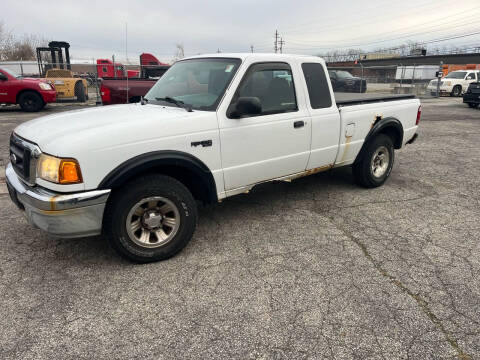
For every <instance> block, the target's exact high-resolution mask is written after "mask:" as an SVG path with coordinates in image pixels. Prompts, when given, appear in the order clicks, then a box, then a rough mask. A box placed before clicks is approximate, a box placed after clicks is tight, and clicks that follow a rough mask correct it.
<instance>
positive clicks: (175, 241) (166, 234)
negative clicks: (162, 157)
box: [104, 175, 197, 263]
mask: <svg viewBox="0 0 480 360" xmlns="http://www.w3.org/2000/svg"><path fill="white" fill-rule="evenodd" d="M166 219H168V220H166ZM172 219H173V220H175V221H172ZM196 223H197V207H196V203H195V200H194V199H193V196H192V194H191V193H190V191H189V190H188V189H187V188H186V187H185V186H184V185H183V184H182V183H180V182H179V181H177V180H175V179H174V178H172V177H169V176H164V175H148V176H145V177H142V178H140V179H138V180H134V181H131V182H129V183H128V184H126V185H125V186H124V187H122V188H120V189H117V190H116V191H115V192H114V193H113V194H112V195H111V199H109V202H108V204H107V208H106V210H105V217H104V234H105V235H106V236H107V238H108V241H109V243H110V245H111V246H112V247H113V248H114V249H115V250H116V251H117V252H118V253H119V254H120V255H121V256H123V257H125V258H127V259H129V260H131V261H134V262H138V263H147V262H153V261H159V260H166V259H168V258H170V257H172V256H174V255H175V254H177V253H178V252H179V251H180V250H182V249H183V248H184V247H185V246H186V245H187V244H188V242H189V241H190V239H191V238H192V235H193V233H194V231H195V227H196ZM147 233H148V234H147ZM157 234H159V235H158V236H157Z"/></svg>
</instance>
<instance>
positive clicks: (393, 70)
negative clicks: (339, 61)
mask: <svg viewBox="0 0 480 360" xmlns="http://www.w3.org/2000/svg"><path fill="white" fill-rule="evenodd" d="M440 69H441V67H440V66H439V65H391V66H362V65H361V64H358V65H355V66H336V67H328V72H329V75H330V79H331V81H332V86H333V89H334V91H335V92H353V93H365V92H366V93H379V94H413V95H416V96H419V97H431V96H437V86H436V85H437V73H438V72H439V70H440ZM438 95H442V93H439V94H438Z"/></svg>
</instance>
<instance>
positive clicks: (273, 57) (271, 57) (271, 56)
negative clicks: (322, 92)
mask: <svg viewBox="0 0 480 360" xmlns="http://www.w3.org/2000/svg"><path fill="white" fill-rule="evenodd" d="M198 58H238V59H241V60H242V61H243V60H245V59H247V58H257V59H260V60H265V61H282V60H292V59H302V60H305V61H314V62H321V63H323V64H325V61H324V60H323V59H322V58H321V57H318V56H312V55H298V54H275V53H249V52H246V53H214V54H202V55H195V56H189V57H188V58H185V59H198ZM185 59H182V60H185Z"/></svg>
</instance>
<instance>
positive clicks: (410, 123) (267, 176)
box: [6, 53, 421, 262]
mask: <svg viewBox="0 0 480 360" xmlns="http://www.w3.org/2000/svg"><path fill="white" fill-rule="evenodd" d="M355 96H362V95H355ZM420 114H421V106H420V102H419V100H418V99H417V98H415V97H413V96H410V95H398V96H389V97H371V96H370V97H368V96H366V95H363V98H356V99H345V100H341V99H337V100H335V97H334V93H333V91H332V85H331V83H330V80H329V77H328V72H327V68H326V66H325V62H324V60H322V59H320V58H318V57H313V56H312V57H309V56H299V55H285V54H250V53H249V54H230V55H226V54H216V55H209V56H206V55H205V56H197V57H192V58H187V59H184V60H181V61H178V62H177V63H175V64H174V65H173V66H172V67H171V68H170V69H169V70H168V71H167V72H166V73H165V75H164V76H163V77H162V78H160V79H159V80H158V81H157V83H156V84H155V85H154V86H153V87H152V89H151V90H150V91H149V92H148V93H147V94H146V96H145V98H144V100H143V101H142V102H141V103H136V104H124V105H112V106H106V107H97V108H92V109H84V110H77V111H71V112H64V113H60V114H53V115H49V116H45V117H40V118H38V119H35V120H32V121H29V122H26V123H23V124H21V125H19V126H18V127H17V128H16V129H15V130H14V132H13V133H12V135H11V139H10V159H11V162H10V163H9V164H8V165H7V168H6V180H7V185H8V189H9V193H10V196H11V199H12V201H13V202H14V203H15V204H16V205H17V206H18V208H20V209H21V210H22V211H23V212H24V213H25V215H26V217H27V218H28V219H29V221H30V223H32V224H33V225H35V226H36V227H38V228H40V229H42V230H45V231H47V232H49V233H50V234H53V235H56V236H60V237H81V236H90V235H98V234H101V233H103V234H104V235H105V236H106V238H107V239H108V240H109V242H110V243H111V245H112V246H113V248H114V249H116V250H117V251H118V252H119V253H120V254H121V255H123V256H125V257H127V258H129V259H131V260H133V261H137V262H148V261H156V260H162V259H167V258H169V257H171V256H173V255H174V254H176V253H177V252H178V251H180V250H181V249H182V248H183V247H185V245H186V244H187V243H188V242H189V240H190V239H191V238H192V235H193V233H194V230H195V226H196V222H197V206H196V205H197V203H196V201H199V202H203V203H207V204H208V203H216V202H218V201H220V200H221V199H224V198H226V197H229V196H233V195H236V194H240V193H245V192H248V191H249V190H250V189H251V188H252V187H254V186H255V185H256V184H259V183H263V182H267V181H272V180H285V181H291V180H292V179H296V178H299V177H302V176H306V175H310V174H314V173H318V172H321V171H326V170H328V169H331V168H335V167H340V166H352V168H353V176H354V179H355V181H356V182H357V183H358V184H359V185H361V186H363V187H367V188H373V187H377V186H380V185H382V184H383V183H384V182H385V181H386V180H387V178H388V177H389V175H390V172H391V171H392V166H393V161H394V156H395V152H394V151H395V150H398V149H401V148H402V147H403V146H404V145H406V144H407V143H411V142H413V141H414V140H415V138H416V137H417V135H416V131H417V128H418V124H419V120H420Z"/></svg>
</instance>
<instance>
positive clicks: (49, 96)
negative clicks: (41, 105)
mask: <svg viewBox="0 0 480 360" xmlns="http://www.w3.org/2000/svg"><path fill="white" fill-rule="evenodd" d="M41 94H42V98H43V101H44V102H45V103H52V102H55V101H57V92H56V91H55V90H43V91H42V92H41Z"/></svg>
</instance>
